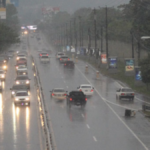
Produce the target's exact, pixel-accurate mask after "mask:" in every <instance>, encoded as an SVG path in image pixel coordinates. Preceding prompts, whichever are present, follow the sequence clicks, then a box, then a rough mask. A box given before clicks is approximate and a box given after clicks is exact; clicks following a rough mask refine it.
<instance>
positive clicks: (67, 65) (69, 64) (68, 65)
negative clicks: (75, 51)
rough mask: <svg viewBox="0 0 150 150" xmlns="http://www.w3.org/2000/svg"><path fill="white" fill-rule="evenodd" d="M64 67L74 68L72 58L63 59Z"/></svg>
mask: <svg viewBox="0 0 150 150" xmlns="http://www.w3.org/2000/svg"><path fill="white" fill-rule="evenodd" d="M64 67H65V68H71V69H74V62H73V61H72V60H68V61H65V62H64Z"/></svg>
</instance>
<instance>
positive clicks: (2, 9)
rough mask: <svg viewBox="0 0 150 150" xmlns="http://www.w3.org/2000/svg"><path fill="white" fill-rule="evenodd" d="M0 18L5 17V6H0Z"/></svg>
mask: <svg viewBox="0 0 150 150" xmlns="http://www.w3.org/2000/svg"><path fill="white" fill-rule="evenodd" d="M0 19H6V8H0Z"/></svg>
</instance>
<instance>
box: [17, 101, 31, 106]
mask: <svg viewBox="0 0 150 150" xmlns="http://www.w3.org/2000/svg"><path fill="white" fill-rule="evenodd" d="M14 103H15V104H20V105H29V104H30V101H14Z"/></svg>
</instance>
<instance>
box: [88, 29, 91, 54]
mask: <svg viewBox="0 0 150 150" xmlns="http://www.w3.org/2000/svg"><path fill="white" fill-rule="evenodd" d="M88 50H89V51H90V55H91V29H90V28H88Z"/></svg>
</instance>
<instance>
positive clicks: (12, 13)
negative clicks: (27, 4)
mask: <svg viewBox="0 0 150 150" xmlns="http://www.w3.org/2000/svg"><path fill="white" fill-rule="evenodd" d="M19 26H20V25H19V20H18V12H17V10H16V8H15V6H14V5H12V4H9V5H7V7H6V20H0V51H2V50H4V49H5V48H6V47H9V46H10V45H11V44H14V43H18V42H20V40H19V31H20V27H19Z"/></svg>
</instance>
